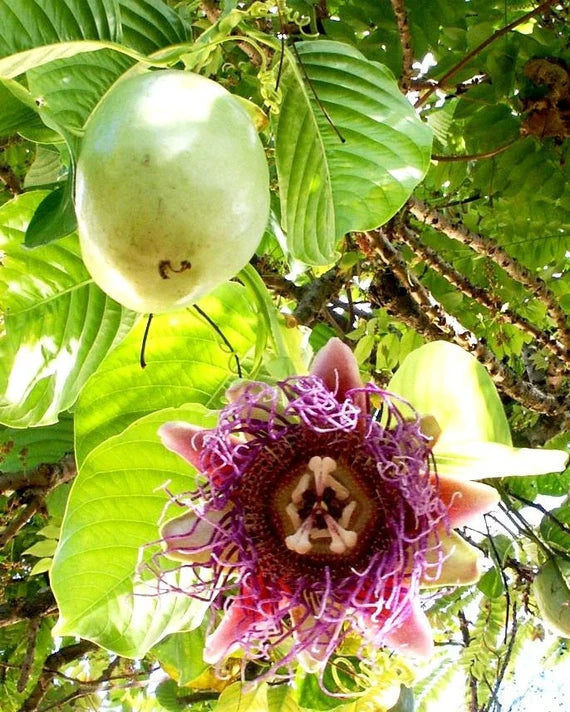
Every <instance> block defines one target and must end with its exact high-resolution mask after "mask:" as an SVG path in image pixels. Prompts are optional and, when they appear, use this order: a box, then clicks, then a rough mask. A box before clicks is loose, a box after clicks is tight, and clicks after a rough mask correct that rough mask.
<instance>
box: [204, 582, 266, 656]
mask: <svg viewBox="0 0 570 712" xmlns="http://www.w3.org/2000/svg"><path fill="white" fill-rule="evenodd" d="M266 605H267V604H266ZM259 606H260V601H259V600H258V597H257V596H255V594H253V593H252V591H251V589H249V588H248V587H247V586H245V585H242V589H241V596H240V598H237V599H236V600H235V601H234V602H233V603H232V604H231V605H230V607H229V608H228V610H227V611H226V612H225V613H224V616H223V618H222V620H221V621H220V623H219V625H218V627H217V628H216V630H215V631H214V632H213V633H211V634H210V635H209V636H208V637H207V638H206V643H205V646H204V654H203V658H204V662H206V663H208V664H209V665H216V664H217V663H219V662H220V661H221V660H223V659H224V658H226V657H227V656H228V655H231V654H232V653H233V652H235V651H236V650H239V648H240V646H241V643H242V641H243V640H245V639H246V638H247V636H248V634H249V633H250V631H251V629H252V628H255V631H256V633H257V632H259V637H260V638H261V637H263V631H264V630H267V629H271V628H272V626H273V619H272V617H271V611H268V615H267V616H266V615H264V614H263V612H262V611H261V610H260V608H259ZM270 607H274V605H273V604H270Z"/></svg>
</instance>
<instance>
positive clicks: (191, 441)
mask: <svg viewBox="0 0 570 712" xmlns="http://www.w3.org/2000/svg"><path fill="white" fill-rule="evenodd" d="M204 432H206V431H205V430H204V428H200V427H198V426H197V425H191V424H190V423H184V422H182V421H174V422H171V423H165V424H164V425H161V426H160V428H159V429H158V434H159V435H160V437H161V439H162V443H163V445H164V446H165V447H166V448H168V449H169V450H171V451H172V452H175V453H176V454H177V455H180V456H181V457H183V458H184V459H185V460H187V461H188V462H189V463H190V464H191V465H192V466H193V467H195V468H196V469H197V470H199V469H200V455H201V454H202V448H203V447H204V435H203V434H204Z"/></svg>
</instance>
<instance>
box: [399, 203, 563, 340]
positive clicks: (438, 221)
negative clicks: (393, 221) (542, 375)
mask: <svg viewBox="0 0 570 712" xmlns="http://www.w3.org/2000/svg"><path fill="white" fill-rule="evenodd" d="M409 208H410V211H411V213H412V214H413V215H414V216H415V217H416V218H417V219H418V220H421V221H422V222H424V223H426V224H428V225H430V226H431V227H433V228H434V229H436V230H439V231H440V232H442V233H443V234H444V235H447V237H449V238H451V239H452V240H457V241H458V242H461V243H462V244H464V245H467V246H468V247H471V249H472V250H474V251H475V252H477V253H478V254H480V255H484V256H485V257H487V258H489V259H490V260H492V261H493V262H495V263H496V264H498V265H499V267H501V268H502V269H503V270H504V271H505V272H506V273H507V274H508V275H509V277H512V278H513V279H514V280H516V281H517V282H520V283H521V284H522V285H523V286H524V287H526V288H527V289H528V290H529V291H530V293H531V294H532V295H533V296H535V297H536V298H537V299H540V301H541V302H542V303H543V304H544V305H545V307H546V308H547V310H548V313H549V315H550V316H551V318H552V319H553V320H554V322H555V323H556V328H557V329H558V333H559V336H560V341H561V342H562V344H563V346H564V348H565V349H566V350H568V351H569V352H570V328H568V322H567V317H566V314H565V313H564V311H563V310H562V309H561V307H560V305H559V303H558V299H557V298H556V296H555V295H554V294H553V293H552V292H551V290H550V289H549V288H548V287H547V286H546V284H545V282H544V280H542V279H541V278H540V277H537V276H535V275H534V274H532V272H531V271H530V270H528V269H527V268H526V267H523V266H522V265H521V264H519V263H518V262H517V260H515V259H514V258H513V257H511V256H510V255H509V254H508V253H507V252H506V251H505V250H504V249H503V248H502V247H499V246H498V245H497V244H496V243H495V242H493V240H491V239H489V238H488V237H484V236H483V235H481V234H479V233H476V232H472V231H471V230H468V229H467V228H466V227H464V226H463V225H462V224H460V223H459V222H454V221H452V220H449V219H448V218H447V217H445V216H444V215H443V214H442V213H440V212H439V211H437V210H434V209H432V208H430V207H429V206H428V205H427V204H426V203H423V202H422V201H420V200H416V199H414V198H412V200H410V202H409Z"/></svg>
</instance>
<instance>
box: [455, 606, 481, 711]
mask: <svg viewBox="0 0 570 712" xmlns="http://www.w3.org/2000/svg"><path fill="white" fill-rule="evenodd" d="M457 617H458V618H459V630H460V631H461V637H462V639H463V644H464V645H465V647H466V648H468V647H469V645H470V643H471V634H470V633H469V625H468V623H467V618H466V617H465V613H463V611H459V612H458V613H457ZM469 690H470V692H471V704H470V705H469V712H478V702H477V678H476V677H475V675H473V673H472V672H471V670H469Z"/></svg>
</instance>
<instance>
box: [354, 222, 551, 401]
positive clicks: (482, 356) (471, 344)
mask: <svg viewBox="0 0 570 712" xmlns="http://www.w3.org/2000/svg"><path fill="white" fill-rule="evenodd" d="M364 234H365V235H366V236H367V238H368V241H369V254H371V255H374V254H376V255H377V256H378V258H380V260H381V261H382V262H383V263H385V264H387V265H388V266H389V267H390V269H391V270H392V272H393V273H394V275H395V276H396V277H397V278H398V280H399V281H400V282H401V283H402V285H403V286H404V287H405V288H406V290H407V291H408V292H409V294H410V296H411V297H412V299H413V300H414V301H415V302H416V303H417V304H418V306H419V307H420V309H421V311H422V312H423V313H424V315H426V316H427V317H428V318H429V320H430V321H431V322H432V324H433V325H434V326H435V327H436V329H437V330H439V332H440V333H439V337H438V338H445V337H444V336H443V335H445V336H447V338H448V339H450V340H452V341H455V342H456V343H458V344H459V345H460V346H462V347H463V348H464V349H466V350H467V351H469V352H470V353H472V354H473V355H474V356H475V358H477V360H478V361H479V362H480V363H482V364H483V365H484V366H485V367H486V368H487V370H488V372H489V374H490V376H491V378H492V379H493V380H494V381H495V383H496V384H497V385H498V387H499V388H501V389H502V390H503V391H504V392H505V393H506V394H507V395H509V396H510V397H511V398H513V399H514V400H516V401H518V402H519V403H522V404H523V405H524V406H525V407H526V408H528V409H529V410H534V411H536V412H538V413H550V414H552V413H555V412H557V411H558V409H559V404H558V402H557V400H556V398H555V397H554V396H551V395H550V394H546V393H542V391H540V390H539V389H538V388H536V387H535V386H533V385H532V384H530V383H526V382H524V381H521V379H520V378H519V377H517V376H515V374H513V373H512V372H511V371H510V369H508V368H507V367H506V366H505V365H504V364H503V363H501V362H500V361H499V360H498V359H497V357H496V356H495V354H494V353H493V352H492V351H491V350H490V349H489V348H488V347H487V346H486V345H485V343H483V342H482V341H480V340H478V339H477V337H476V336H475V334H473V333H472V332H471V331H469V330H467V329H465V328H464V327H463V326H461V325H460V324H459V322H458V321H457V319H455V318H454V317H452V316H450V315H449V314H448V313H447V312H446V311H445V310H444V309H443V307H442V306H441V305H440V304H439V303H438V302H437V301H436V300H435V299H434V298H433V296H432V295H431V293H430V292H429V291H428V290H427V289H426V288H425V287H424V286H423V284H422V283H421V282H420V281H419V279H418V278H417V277H416V276H415V275H414V274H413V273H412V272H411V271H410V270H409V268H408V264H407V263H406V261H405V260H404V258H403V257H402V256H401V254H400V253H399V251H398V250H397V249H396V248H395V247H394V246H393V245H392V243H391V242H390V240H388V238H387V237H386V236H385V235H384V234H383V233H382V232H381V231H379V230H374V231H371V232H368V233H364ZM436 338H437V337H436Z"/></svg>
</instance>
